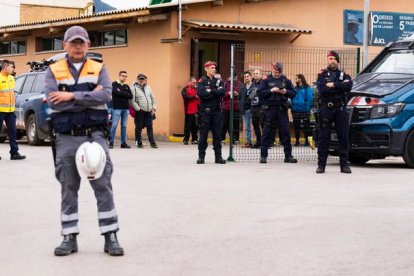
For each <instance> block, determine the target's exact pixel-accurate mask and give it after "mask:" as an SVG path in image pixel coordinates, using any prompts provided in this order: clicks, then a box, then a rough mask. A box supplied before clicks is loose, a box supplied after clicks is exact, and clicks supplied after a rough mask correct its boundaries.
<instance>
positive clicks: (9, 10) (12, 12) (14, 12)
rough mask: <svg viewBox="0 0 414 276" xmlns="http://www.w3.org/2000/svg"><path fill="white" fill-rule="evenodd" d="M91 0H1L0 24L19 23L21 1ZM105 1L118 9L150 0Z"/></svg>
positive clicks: (65, 0) (77, 2)
mask: <svg viewBox="0 0 414 276" xmlns="http://www.w3.org/2000/svg"><path fill="white" fill-rule="evenodd" d="M90 1H91V0H59V1H56V0H13V1H10V0H0V10H1V13H2V16H1V17H0V26H6V25H13V24H19V17H20V13H19V7H20V3H26V4H28V3H30V4H41V5H59V6H66V7H84V6H86V4H87V3H88V2H90ZM103 1H104V2H105V3H107V4H109V5H111V6H113V7H116V8H118V9H130V8H138V7H142V6H146V5H147V4H148V2H149V0H103Z"/></svg>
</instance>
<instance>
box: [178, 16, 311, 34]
mask: <svg viewBox="0 0 414 276" xmlns="http://www.w3.org/2000/svg"><path fill="white" fill-rule="evenodd" d="M183 25H185V26H187V27H190V28H195V29H200V30H215V31H218V30H219V31H233V32H256V33H282V34H286V33H287V34H289V33H290V34H312V31H311V30H309V29H303V28H297V27H295V26H291V25H282V24H280V25H279V24H278V25H260V24H248V23H224V22H210V21H202V20H193V19H191V20H190V19H189V20H184V21H183Z"/></svg>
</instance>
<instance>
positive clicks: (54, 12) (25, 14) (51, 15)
mask: <svg viewBox="0 0 414 276" xmlns="http://www.w3.org/2000/svg"><path fill="white" fill-rule="evenodd" d="M79 15H80V9H77V8H66V7H53V6H42V5H30V4H20V24H23V23H29V22H36V21H44V20H51V19H59V18H65V17H77V16H79Z"/></svg>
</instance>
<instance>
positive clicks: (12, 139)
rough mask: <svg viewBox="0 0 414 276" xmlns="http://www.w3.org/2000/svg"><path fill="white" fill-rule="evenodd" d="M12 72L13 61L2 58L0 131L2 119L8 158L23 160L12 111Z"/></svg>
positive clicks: (13, 101)
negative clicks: (5, 129) (5, 128)
mask: <svg viewBox="0 0 414 276" xmlns="http://www.w3.org/2000/svg"><path fill="white" fill-rule="evenodd" d="M13 72H14V63H13V62H12V61H10V60H7V59H5V60H3V62H2V64H1V72H0V131H1V128H2V126H3V121H4V122H5V123H6V127H7V137H8V139H9V144H10V160H23V159H26V156H24V155H20V154H19V145H18V144H17V142H16V139H17V132H16V114H15V113H14V110H15V108H16V107H15V104H16V102H15V96H14V76H13ZM0 159H1V157H0Z"/></svg>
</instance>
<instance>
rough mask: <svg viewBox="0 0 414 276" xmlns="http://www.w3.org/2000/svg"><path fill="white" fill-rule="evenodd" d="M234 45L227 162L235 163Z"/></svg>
mask: <svg viewBox="0 0 414 276" xmlns="http://www.w3.org/2000/svg"><path fill="white" fill-rule="evenodd" d="M233 75H234V44H231V54H230V118H229V120H230V122H229V132H230V147H229V148H230V151H229V158H227V161H234V158H233V138H234V137H233V112H234V106H233V105H234V97H233V90H234V78H233Z"/></svg>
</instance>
